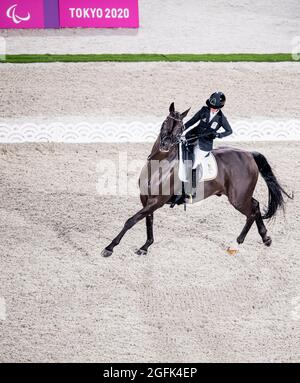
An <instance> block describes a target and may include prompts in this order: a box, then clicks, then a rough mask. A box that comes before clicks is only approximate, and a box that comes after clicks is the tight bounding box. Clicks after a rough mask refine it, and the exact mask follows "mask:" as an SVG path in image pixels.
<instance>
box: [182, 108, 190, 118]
mask: <svg viewBox="0 0 300 383" xmlns="http://www.w3.org/2000/svg"><path fill="white" fill-rule="evenodd" d="M190 110H191V108H189V109H187V110H186V111H185V112H183V113H181V115H180V117H181V118H182V119H184V117H186V116H187V114H188V112H189V111H190Z"/></svg>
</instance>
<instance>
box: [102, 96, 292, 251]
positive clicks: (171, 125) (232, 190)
mask: <svg viewBox="0 0 300 383" xmlns="http://www.w3.org/2000/svg"><path fill="white" fill-rule="evenodd" d="M188 112H189V109H188V110H186V111H185V112H183V113H180V112H177V111H175V106H174V103H171V105H170V107H169V115H168V116H167V118H166V119H165V120H164V122H163V123H162V126H161V129H160V133H159V135H158V137H157V139H156V141H155V143H154V145H153V147H152V151H151V154H150V155H149V157H148V160H147V163H146V164H145V165H144V167H143V168H142V171H141V174H140V177H139V188H140V200H141V203H142V205H143V207H142V209H140V210H139V211H138V212H137V213H136V214H134V215H133V216H132V217H130V218H129V219H128V220H127V221H126V222H125V224H124V227H123V229H122V230H121V231H120V233H119V234H118V235H117V236H116V237H115V238H114V239H113V240H112V241H111V243H110V244H109V245H108V246H107V247H105V249H104V250H103V251H102V252H101V255H102V256H103V257H109V256H111V255H112V253H113V250H114V248H115V246H117V245H118V244H119V243H120V241H121V239H122V238H123V236H124V235H125V233H126V232H127V231H128V230H129V229H131V228H132V227H133V226H134V225H135V224H136V223H137V222H139V221H141V220H142V219H144V218H145V219H146V233H147V239H146V242H145V244H144V245H143V246H142V247H141V248H139V249H138V250H136V254H138V255H145V254H147V252H148V249H149V247H150V246H151V245H152V244H153V242H154V236H153V214H154V212H155V211H156V210H157V209H159V208H161V207H162V206H164V205H165V204H167V203H170V201H172V199H173V200H174V196H175V195H180V194H181V193H182V182H181V181H180V180H179V178H178V166H177V167H176V163H177V164H178V151H179V137H180V136H181V134H182V132H183V130H184V124H183V119H184V118H185V117H186V116H187V114H188ZM212 152H213V154H214V156H215V159H216V162H217V165H218V174H217V177H216V178H215V179H213V180H210V181H205V182H198V185H201V184H202V191H201V193H198V186H197V194H196V195H198V194H199V195H200V198H201V199H206V198H208V197H211V196H214V195H217V196H221V195H225V196H227V198H228V200H229V202H230V204H231V205H232V206H233V207H234V208H235V209H237V210H238V211H239V212H240V213H242V214H243V215H244V216H246V223H245V225H244V227H243V229H242V231H241V233H240V235H239V236H238V237H237V243H238V244H242V243H243V242H244V240H245V238H246V236H247V233H248V232H249V230H250V228H251V227H252V225H253V223H254V222H255V223H256V226H257V229H258V232H259V234H260V236H261V238H262V242H263V244H264V245H265V246H271V243H272V239H271V237H270V236H269V235H268V232H267V229H266V226H265V224H264V220H270V219H271V218H272V217H275V215H276V213H277V211H278V209H280V208H282V209H284V205H285V203H286V201H285V200H284V195H285V196H286V197H288V198H290V199H293V195H292V196H290V195H289V194H288V193H287V192H286V191H285V190H284V189H283V188H282V186H281V185H280V183H279V182H278V180H277V178H276V176H275V175H274V173H273V170H272V168H271V166H270V164H269V162H268V161H267V159H266V158H265V156H264V155H263V154H261V153H259V152H250V151H246V150H241V149H237V148H232V147H220V148H217V149H214V150H213V151H212ZM151 161H157V162H158V163H159V164H161V163H163V164H164V166H163V167H161V166H158V167H156V168H154V170H153V167H151V166H150V162H151ZM259 174H261V176H262V177H263V179H264V180H265V182H266V185H267V188H268V205H267V208H266V211H264V212H263V213H262V212H261V210H260V204H259V201H257V200H256V199H255V198H253V193H254V190H255V187H256V184H257V181H258V176H259ZM152 189H155V192H152ZM162 190H167V192H162ZM195 202H197V201H195Z"/></svg>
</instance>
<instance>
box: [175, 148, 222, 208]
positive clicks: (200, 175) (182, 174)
mask: <svg viewBox="0 0 300 383" xmlns="http://www.w3.org/2000/svg"><path fill="white" fill-rule="evenodd" d="M179 151H180V154H179V172H178V177H179V179H180V181H182V192H181V195H174V196H172V197H171V199H170V200H169V201H168V203H170V205H171V206H170V207H171V208H173V207H174V206H175V205H181V204H184V205H186V198H189V200H190V203H192V202H193V198H194V197H195V196H196V190H197V185H198V183H199V182H205V181H211V180H214V179H215V178H216V177H217V175H218V164H217V161H216V158H215V156H214V155H213V153H212V152H210V153H209V154H208V155H207V156H206V157H205V158H204V159H202V160H201V164H200V165H199V166H198V167H197V168H196V169H193V170H192V173H191V180H190V181H188V182H186V181H187V178H188V174H189V172H190V171H191V168H189V167H190V166H191V165H192V164H193V163H194V162H195V161H197V160H198V159H197V158H193V161H192V164H191V163H188V162H187V161H185V160H186V159H187V158H188V156H186V155H185V154H186V153H183V148H182V147H180V148H179ZM184 157H185V160H184ZM197 162H199V161H197Z"/></svg>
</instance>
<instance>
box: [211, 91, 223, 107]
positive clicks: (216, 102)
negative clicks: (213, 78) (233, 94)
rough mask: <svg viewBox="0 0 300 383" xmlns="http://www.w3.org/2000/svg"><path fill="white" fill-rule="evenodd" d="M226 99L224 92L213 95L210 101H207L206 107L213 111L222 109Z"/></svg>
mask: <svg viewBox="0 0 300 383" xmlns="http://www.w3.org/2000/svg"><path fill="white" fill-rule="evenodd" d="M225 101H226V97H225V94H224V93H222V92H215V93H213V94H212V95H211V96H210V97H209V99H208V100H206V105H207V106H208V107H210V108H213V109H221V108H223V106H224V105H225Z"/></svg>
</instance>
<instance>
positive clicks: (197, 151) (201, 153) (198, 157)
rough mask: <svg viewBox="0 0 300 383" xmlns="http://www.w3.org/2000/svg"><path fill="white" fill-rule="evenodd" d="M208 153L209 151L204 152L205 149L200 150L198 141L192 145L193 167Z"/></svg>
mask: <svg viewBox="0 0 300 383" xmlns="http://www.w3.org/2000/svg"><path fill="white" fill-rule="evenodd" d="M208 153H209V152H206V151H205V150H201V149H200V148H199V145H198V143H197V144H196V145H195V146H194V164H193V169H196V167H197V166H198V165H200V164H201V162H202V161H203V160H204V158H205V157H206V156H207V155H208Z"/></svg>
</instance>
